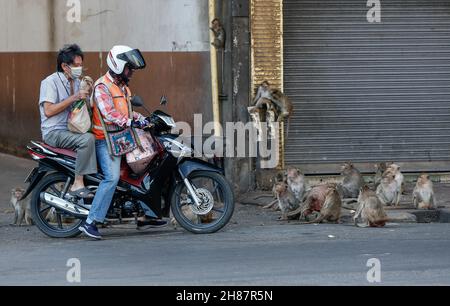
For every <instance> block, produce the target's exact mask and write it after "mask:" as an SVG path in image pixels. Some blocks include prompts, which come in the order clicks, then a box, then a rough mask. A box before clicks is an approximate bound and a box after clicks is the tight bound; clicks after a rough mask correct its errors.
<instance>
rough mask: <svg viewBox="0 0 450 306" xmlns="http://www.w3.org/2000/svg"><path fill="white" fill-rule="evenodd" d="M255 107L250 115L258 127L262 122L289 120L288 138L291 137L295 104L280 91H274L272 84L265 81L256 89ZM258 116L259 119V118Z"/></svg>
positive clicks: (250, 111) (250, 109)
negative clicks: (291, 119)
mask: <svg viewBox="0 0 450 306" xmlns="http://www.w3.org/2000/svg"><path fill="white" fill-rule="evenodd" d="M253 105H254V106H253V107H250V108H249V113H250V116H251V117H252V119H253V121H255V122H256V123H257V124H258V125H259V124H260V120H262V121H269V122H275V121H276V122H281V121H282V120H283V119H284V118H288V128H287V132H286V138H288V137H289V122H290V117H291V115H292V113H293V104H292V102H291V101H290V99H289V98H288V97H287V96H286V95H285V94H284V93H282V92H281V91H280V90H278V89H272V88H271V86H270V83H269V82H268V81H267V80H265V81H263V82H262V83H261V84H260V85H259V86H258V88H257V89H256V92H255V98H254V99H253ZM264 115H266V116H264ZM258 116H259V118H257V117H258ZM265 117H266V118H265ZM271 131H273V129H271ZM273 136H274V135H272V137H273Z"/></svg>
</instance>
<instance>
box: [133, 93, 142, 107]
mask: <svg viewBox="0 0 450 306" xmlns="http://www.w3.org/2000/svg"><path fill="white" fill-rule="evenodd" d="M131 105H133V106H135V107H142V106H144V101H143V100H142V98H141V97H139V96H133V97H132V98H131Z"/></svg>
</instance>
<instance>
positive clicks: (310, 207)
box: [287, 184, 333, 219]
mask: <svg viewBox="0 0 450 306" xmlns="http://www.w3.org/2000/svg"><path fill="white" fill-rule="evenodd" d="M330 186H332V187H333V185H329V184H323V185H318V186H315V187H313V188H312V189H311V190H310V191H309V192H308V193H307V195H306V200H305V201H304V202H303V204H302V205H300V207H299V208H297V209H296V210H294V211H292V212H290V213H288V215H287V217H288V218H290V219H301V218H302V217H305V218H307V217H308V216H309V215H310V214H312V213H314V212H320V211H321V210H322V207H323V204H324V203H325V198H326V196H327V192H328V189H329V187H330Z"/></svg>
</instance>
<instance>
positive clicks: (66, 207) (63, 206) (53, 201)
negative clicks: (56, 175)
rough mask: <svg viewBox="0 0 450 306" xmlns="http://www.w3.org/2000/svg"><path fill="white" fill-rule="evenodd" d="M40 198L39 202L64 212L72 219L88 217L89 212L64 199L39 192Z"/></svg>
mask: <svg viewBox="0 0 450 306" xmlns="http://www.w3.org/2000/svg"><path fill="white" fill-rule="evenodd" d="M40 198H41V202H43V203H45V204H47V205H50V206H53V207H55V208H57V209H60V210H62V211H65V212H66V213H69V214H71V215H73V216H74V217H78V218H85V217H87V216H88V215H89V210H87V209H85V208H83V207H81V206H78V205H76V204H73V203H70V202H68V201H66V200H64V199H61V198H58V197H56V196H54V195H52V194H50V193H47V192H41V196H40Z"/></svg>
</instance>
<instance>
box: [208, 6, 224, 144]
mask: <svg viewBox="0 0 450 306" xmlns="http://www.w3.org/2000/svg"><path fill="white" fill-rule="evenodd" d="M208 1H209V24H210V25H211V23H212V21H213V20H214V18H216V17H215V15H216V3H215V0H208ZM209 33H210V34H209V39H210V41H211V42H213V41H214V33H213V32H212V31H209ZM210 55H211V95H212V108H213V120H214V136H217V137H220V136H222V135H221V134H222V133H221V131H222V129H221V126H220V105H219V82H218V76H217V51H216V47H214V46H213V45H210Z"/></svg>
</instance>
